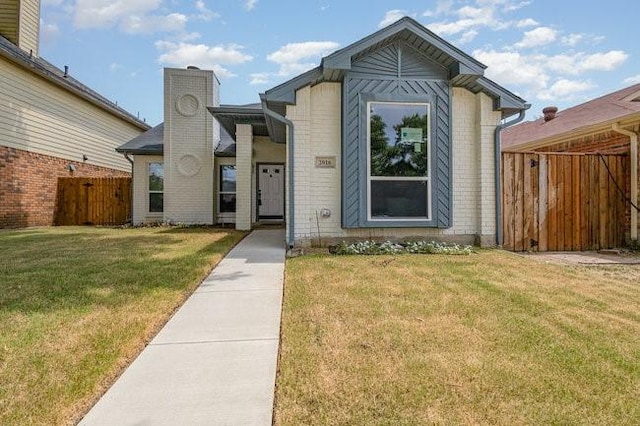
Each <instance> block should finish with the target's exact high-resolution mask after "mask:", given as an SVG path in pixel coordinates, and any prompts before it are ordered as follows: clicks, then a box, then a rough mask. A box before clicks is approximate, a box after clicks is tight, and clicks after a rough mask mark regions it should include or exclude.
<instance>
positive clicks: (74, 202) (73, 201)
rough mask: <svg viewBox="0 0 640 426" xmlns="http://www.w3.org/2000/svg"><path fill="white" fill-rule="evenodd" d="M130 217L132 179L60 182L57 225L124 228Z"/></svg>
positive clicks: (78, 179) (88, 179) (63, 180)
mask: <svg viewBox="0 0 640 426" xmlns="http://www.w3.org/2000/svg"><path fill="white" fill-rule="evenodd" d="M130 213H131V178H128V177H109V178H75V177H63V178H58V194H57V197H56V215H55V216H56V217H55V221H54V223H55V224H56V225H122V224H124V223H126V222H127V221H128V220H129V218H130V216H131V214H130Z"/></svg>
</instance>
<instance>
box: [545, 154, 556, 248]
mask: <svg viewBox="0 0 640 426" xmlns="http://www.w3.org/2000/svg"><path fill="white" fill-rule="evenodd" d="M557 158H558V157H556V156H555V155H549V169H548V173H549V188H548V190H549V193H548V194H549V195H548V196H549V198H548V201H549V210H548V211H547V220H548V228H547V229H548V233H547V244H548V249H549V250H551V251H556V250H558V233H557V222H558V214H557V210H558V199H557V198H558V195H557V192H558V182H557V180H556V176H557Z"/></svg>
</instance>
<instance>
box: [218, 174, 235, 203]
mask: <svg viewBox="0 0 640 426" xmlns="http://www.w3.org/2000/svg"><path fill="white" fill-rule="evenodd" d="M219 181H220V191H219V200H218V205H219V206H220V207H219V209H220V213H235V212H236V166H220V180H219Z"/></svg>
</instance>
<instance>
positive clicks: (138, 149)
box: [118, 18, 528, 246]
mask: <svg viewBox="0 0 640 426" xmlns="http://www.w3.org/2000/svg"><path fill="white" fill-rule="evenodd" d="M484 69H485V66H484V65H482V64H481V63H479V62H478V61H476V60H475V59H473V58H471V57H470V56H469V55H467V54H465V53H464V52H462V51H460V50H458V49H457V48H455V47H454V46H452V45H450V44H449V43H447V42H446V41H444V40H442V39H441V38H439V37H438V36H436V35H435V34H433V33H431V32H430V31H429V30H427V29H426V28H424V27H423V26H421V25H420V24H419V23H417V22H416V21H414V20H413V19H411V18H403V19H401V20H400V21H397V22H396V23H394V24H392V25H390V26H388V27H386V28H384V29H382V30H380V31H378V32H376V33H374V34H371V35H369V36H367V37H365V38H364V39H362V40H360V41H357V42H355V43H353V44H352V45H350V46H347V47H346V48H344V49H341V50H338V51H336V52H334V53H332V54H331V55H329V56H327V57H325V58H323V60H322V62H321V64H320V65H319V66H318V67H316V68H314V69H312V70H310V71H308V72H306V73H304V74H302V75H299V76H297V77H295V78H293V79H291V80H289V81H288V82H286V83H284V84H281V85H279V86H277V87H275V88H273V89H270V90H268V91H266V92H265V93H263V94H261V95H260V98H261V103H260V104H255V105H244V106H230V105H220V103H219V92H218V86H219V85H218V82H217V79H216V77H215V75H214V74H213V72H212V71H203V70H198V69H193V68H191V69H186V70H177V69H167V70H165V122H164V124H162V125H160V126H157V127H156V128H154V129H152V130H150V131H149V132H147V133H146V134H144V135H142V136H140V137H138V138H136V139H133V140H132V141H130V142H129V143H127V144H125V145H123V146H122V147H120V148H119V149H118V150H119V151H120V152H122V153H124V154H125V155H127V156H130V155H132V156H133V159H134V188H135V190H134V192H135V194H134V211H133V220H134V222H135V223H142V222H147V221H171V222H185V223H207V224H212V223H229V222H232V223H235V226H236V227H237V228H238V229H251V228H252V227H253V226H255V225H256V224H260V223H263V222H273V221H276V222H281V223H283V224H285V226H286V228H287V243H288V244H289V245H290V246H293V245H305V244H309V243H311V242H313V241H315V240H317V239H318V238H320V239H321V240H322V241H323V242H324V243H326V242H328V241H332V240H342V239H353V238H377V237H381V238H409V237H417V238H423V239H441V240H450V241H457V242H465V243H480V244H482V245H494V244H495V243H496V241H498V242H499V238H500V237H499V229H498V228H497V227H496V223H499V222H498V219H499V216H500V204H499V196H498V197H496V194H499V193H500V188H499V182H497V181H496V176H499V170H498V169H496V162H495V158H496V154H499V133H500V129H502V128H504V127H506V126H507V125H510V124H513V123H514V122H516V121H519V120H520V119H522V118H523V116H524V111H525V110H526V109H527V108H528V105H527V104H526V103H525V101H524V100H522V99H521V98H519V97H518V96H516V95H514V94H512V93H511V92H509V91H507V90H506V89H504V88H502V87H500V86H498V85H497V84H495V83H494V82H492V81H490V80H488V79H487V78H485V77H484V76H483V74H484ZM512 116H517V118H515V119H513V120H511V121H510V122H508V123H507V122H506V120H507V119H508V118H509V117H512ZM498 166H499V164H498Z"/></svg>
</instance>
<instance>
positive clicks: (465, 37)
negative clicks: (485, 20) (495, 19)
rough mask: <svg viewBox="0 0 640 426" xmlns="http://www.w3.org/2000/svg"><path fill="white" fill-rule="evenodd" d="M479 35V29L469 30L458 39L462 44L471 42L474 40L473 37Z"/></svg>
mask: <svg viewBox="0 0 640 426" xmlns="http://www.w3.org/2000/svg"><path fill="white" fill-rule="evenodd" d="M477 35H478V31H476V30H469V31H467V32H465V33H464V34H462V37H460V40H458V43H460V44H465V43H469V42H471V41H473V39H475V38H476V36H477Z"/></svg>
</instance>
